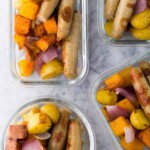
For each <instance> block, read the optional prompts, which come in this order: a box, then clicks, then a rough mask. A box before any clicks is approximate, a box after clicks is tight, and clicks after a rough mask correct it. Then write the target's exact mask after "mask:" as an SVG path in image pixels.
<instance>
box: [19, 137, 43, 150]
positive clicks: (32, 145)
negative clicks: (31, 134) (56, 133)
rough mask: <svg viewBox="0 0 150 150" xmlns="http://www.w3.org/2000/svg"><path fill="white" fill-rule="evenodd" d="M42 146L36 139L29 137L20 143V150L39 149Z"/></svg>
mask: <svg viewBox="0 0 150 150" xmlns="http://www.w3.org/2000/svg"><path fill="white" fill-rule="evenodd" d="M42 147H43V146H42V144H41V143H40V142H39V141H38V140H37V139H29V140H26V141H25V142H24V143H23V144H22V147H21V150H41V149H42Z"/></svg>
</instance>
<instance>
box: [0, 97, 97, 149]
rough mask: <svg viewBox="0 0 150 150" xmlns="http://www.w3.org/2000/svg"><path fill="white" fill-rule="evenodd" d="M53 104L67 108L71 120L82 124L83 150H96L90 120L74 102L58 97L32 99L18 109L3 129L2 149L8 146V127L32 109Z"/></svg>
mask: <svg viewBox="0 0 150 150" xmlns="http://www.w3.org/2000/svg"><path fill="white" fill-rule="evenodd" d="M48 103H53V104H55V105H56V106H58V107H59V108H61V107H63V108H67V109H68V110H70V111H71V116H70V117H71V118H77V119H78V120H79V122H80V124H81V128H82V131H83V133H82V139H83V150H96V143H95V142H96V140H95V135H94V133H93V130H92V127H91V124H90V122H89V120H88V119H87V118H86V116H85V115H84V114H83V113H82V112H81V110H80V109H79V108H78V106H76V105H74V104H73V103H72V102H70V101H67V100H65V99H63V98H57V97H51V96H46V97H38V98H35V99H32V100H31V101H30V102H28V103H26V104H23V105H22V106H20V107H19V108H17V109H16V110H15V111H14V112H13V113H12V115H11V116H10V118H9V120H8V122H7V123H6V124H5V127H4V129H3V133H2V136H1V149H3V150H4V149H5V148H6V147H5V145H6V139H7V138H8V133H7V130H8V127H9V125H10V124H15V123H17V122H18V121H20V119H21V116H22V115H23V114H26V113H28V112H29V111H30V110H31V109H33V108H37V107H41V106H43V105H45V104H48Z"/></svg>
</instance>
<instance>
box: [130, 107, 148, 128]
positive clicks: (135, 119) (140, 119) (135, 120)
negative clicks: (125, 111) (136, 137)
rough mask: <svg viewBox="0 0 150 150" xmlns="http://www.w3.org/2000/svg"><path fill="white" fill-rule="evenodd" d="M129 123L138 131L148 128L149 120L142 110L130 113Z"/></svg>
mask: <svg viewBox="0 0 150 150" xmlns="http://www.w3.org/2000/svg"><path fill="white" fill-rule="evenodd" d="M130 122H131V124H132V125H133V127H134V128H136V129H138V130H144V129H146V128H148V127H149V126H150V120H149V119H148V118H147V117H146V115H145V114H144V112H143V110H142V109H136V110H134V111H133V112H132V113H131V116H130Z"/></svg>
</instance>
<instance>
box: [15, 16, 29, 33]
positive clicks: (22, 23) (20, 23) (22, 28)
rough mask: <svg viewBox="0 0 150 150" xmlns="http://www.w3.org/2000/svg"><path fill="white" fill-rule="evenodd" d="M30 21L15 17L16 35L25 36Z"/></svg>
mask: <svg viewBox="0 0 150 150" xmlns="http://www.w3.org/2000/svg"><path fill="white" fill-rule="evenodd" d="M30 23H31V20H29V19H27V18H25V17H22V16H20V15H16V16H15V32H16V33H17V34H27V33H28V32H29V28H30Z"/></svg>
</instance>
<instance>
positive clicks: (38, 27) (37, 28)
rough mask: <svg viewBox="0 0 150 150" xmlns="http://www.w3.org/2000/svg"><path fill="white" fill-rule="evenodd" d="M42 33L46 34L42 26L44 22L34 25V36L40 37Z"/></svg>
mask: <svg viewBox="0 0 150 150" xmlns="http://www.w3.org/2000/svg"><path fill="white" fill-rule="evenodd" d="M44 35H46V30H45V28H44V24H43V23H41V24H39V25H36V26H35V28H34V36H36V37H42V36H44Z"/></svg>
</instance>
